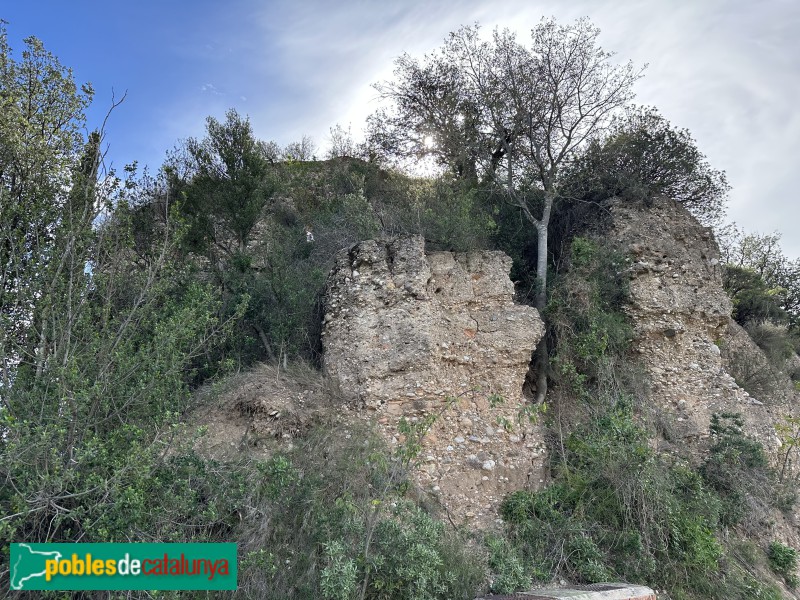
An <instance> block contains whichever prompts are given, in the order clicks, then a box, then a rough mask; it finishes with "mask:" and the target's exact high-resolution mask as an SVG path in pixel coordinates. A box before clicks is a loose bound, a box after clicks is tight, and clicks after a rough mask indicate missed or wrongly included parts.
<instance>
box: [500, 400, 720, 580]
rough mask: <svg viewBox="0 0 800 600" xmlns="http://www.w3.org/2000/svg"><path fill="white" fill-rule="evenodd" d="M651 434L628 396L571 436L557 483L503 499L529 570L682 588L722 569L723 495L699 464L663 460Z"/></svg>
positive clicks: (506, 516) (557, 469) (558, 466)
mask: <svg viewBox="0 0 800 600" xmlns="http://www.w3.org/2000/svg"><path fill="white" fill-rule="evenodd" d="M647 439H648V437H647V433H646V431H645V430H644V429H642V428H641V427H640V426H638V425H637V424H636V423H635V422H634V420H633V418H632V414H631V412H630V410H629V409H628V408H626V407H625V406H624V405H618V406H617V407H615V408H614V409H611V410H609V411H608V412H607V413H606V414H605V415H602V416H601V417H600V418H599V419H598V420H597V421H596V422H595V423H593V424H591V425H585V426H583V427H579V428H578V429H577V430H576V431H574V432H573V433H572V434H570V435H569V436H568V437H567V439H566V440H565V444H564V453H563V454H562V455H561V456H557V457H555V458H554V469H555V476H554V477H555V479H554V482H553V484H551V485H550V486H549V487H548V488H546V489H544V490H542V491H539V492H529V491H519V492H514V493H513V494H511V495H509V496H508V497H507V498H506V499H505V500H504V501H503V504H502V506H501V515H502V517H503V519H504V520H505V521H506V523H507V526H508V536H509V539H510V540H511V542H512V543H513V544H514V545H515V546H516V547H518V548H519V549H520V552H521V553H522V556H523V557H524V560H525V562H526V565H527V566H528V568H529V569H532V570H535V571H538V572H543V573H547V574H549V575H550V576H560V577H565V578H568V579H570V580H573V581H580V582H586V583H595V582H599V581H607V580H609V579H615V578H621V579H625V580H628V581H648V582H650V584H651V585H653V584H655V585H659V586H672V587H676V588H681V587H690V583H691V582H692V581H694V580H695V579H700V578H703V577H708V576H710V574H712V573H715V572H717V570H718V569H719V559H720V557H721V556H722V549H721V546H720V545H719V543H718V542H717V540H716V539H715V537H714V533H713V532H714V529H715V527H716V525H717V519H718V513H719V503H718V502H717V501H716V500H715V498H714V497H713V495H711V494H709V493H708V491H707V490H706V489H705V488H704V486H703V484H702V481H701V480H700V478H699V477H698V476H697V475H696V474H695V473H693V472H692V471H690V470H689V469H686V468H684V467H678V466H670V465H667V464H665V463H663V462H662V461H661V460H660V459H659V458H658V457H657V456H656V455H655V454H654V453H653V452H652V450H651V449H650V448H649V446H648V444H647Z"/></svg>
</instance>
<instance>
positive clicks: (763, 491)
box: [700, 413, 791, 528]
mask: <svg viewBox="0 0 800 600" xmlns="http://www.w3.org/2000/svg"><path fill="white" fill-rule="evenodd" d="M743 426H744V421H743V419H742V417H741V415H740V414H738V413H722V414H714V415H712V417H711V439H712V445H711V448H710V449H709V454H708V457H707V458H706V460H705V462H704V463H703V465H702V466H701V467H700V472H701V473H702V475H703V478H704V479H705V481H706V482H707V484H708V485H709V486H710V487H711V488H712V489H713V490H715V491H716V492H717V494H719V497H720V499H721V500H722V512H721V514H720V522H721V524H722V525H724V526H733V525H737V524H740V523H741V524H742V525H744V526H745V527H750V528H757V527H758V526H759V523H760V521H761V519H762V517H763V516H764V514H765V511H766V510H768V509H769V507H771V506H775V505H776V504H777V505H780V506H785V505H786V504H787V501H786V500H783V499H782V497H783V496H785V492H784V490H783V486H780V485H779V482H778V481H777V477H776V476H775V474H774V473H773V472H772V470H771V469H770V468H769V465H768V463H767V457H766V455H765V454H764V449H763V448H762V446H761V444H759V443H758V442H757V441H756V440H753V439H751V438H749V437H747V436H746V435H745V434H744V431H743ZM788 502H789V504H791V501H790V500H789V501H788Z"/></svg>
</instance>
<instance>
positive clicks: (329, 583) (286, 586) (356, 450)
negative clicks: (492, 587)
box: [236, 423, 485, 600]
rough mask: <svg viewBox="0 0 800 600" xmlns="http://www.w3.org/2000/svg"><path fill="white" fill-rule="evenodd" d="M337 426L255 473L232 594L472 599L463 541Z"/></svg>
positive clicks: (365, 436) (480, 575)
mask: <svg viewBox="0 0 800 600" xmlns="http://www.w3.org/2000/svg"><path fill="white" fill-rule="evenodd" d="M339 427H340V426H338V425H335V424H332V423H328V424H327V425H325V426H324V427H323V428H321V429H320V430H318V431H316V432H312V433H311V434H310V435H309V437H308V438H307V439H306V440H305V441H303V442H301V443H300V444H298V446H297V448H296V449H294V450H293V451H291V452H290V453H288V454H285V455H279V456H274V457H273V458H271V459H270V460H269V461H267V462H266V463H263V464H261V465H260V466H259V470H260V473H261V475H260V476H259V477H254V478H253V481H256V482H259V483H258V484H257V485H255V486H254V487H253V489H252V490H251V491H250V493H249V495H248V497H247V498H246V501H245V502H244V506H246V507H247V511H248V514H247V515H246V518H245V520H243V521H242V523H241V524H240V530H239V531H237V532H236V537H237V539H239V540H240V547H241V551H242V552H243V554H244V556H245V557H247V560H246V561H243V564H242V569H241V574H240V580H239V581H240V593H243V594H245V595H249V596H252V597H259V598H281V599H284V598H309V599H310V598H325V599H329V600H339V599H342V598H345V599H350V598H355V597H358V598H361V597H363V598H366V599H370V600H378V599H380V600H451V599H459V598H461V599H464V600H471V599H472V598H474V596H475V594H476V592H477V590H478V589H479V587H480V586H481V584H482V582H483V580H484V575H485V567H484V566H483V564H482V560H481V558H480V556H479V555H477V554H476V553H475V552H474V551H472V550H470V546H469V542H468V540H467V538H466V537H465V535H464V534H462V533H459V532H457V531H454V530H452V529H451V528H449V527H447V526H446V525H445V524H444V523H443V522H441V521H438V520H436V519H435V518H434V517H432V516H431V515H430V514H428V513H426V512H425V511H424V510H423V509H422V508H420V507H419V506H417V505H415V504H413V503H412V502H410V501H409V500H408V499H406V498H405V492H406V490H407V489H408V485H409V484H408V480H407V478H406V473H405V469H404V467H403V466H402V464H401V462H400V461H399V460H397V458H396V457H394V456H391V455H389V454H388V453H387V452H386V449H385V447H384V446H383V445H382V443H381V442H379V441H378V439H377V438H376V437H375V436H374V434H372V433H371V432H369V431H366V430H353V429H349V430H347V431H343V430H342V429H340V428H339ZM264 549H268V551H269V553H268V556H264V554H263V550H264ZM273 565H275V566H276V568H273Z"/></svg>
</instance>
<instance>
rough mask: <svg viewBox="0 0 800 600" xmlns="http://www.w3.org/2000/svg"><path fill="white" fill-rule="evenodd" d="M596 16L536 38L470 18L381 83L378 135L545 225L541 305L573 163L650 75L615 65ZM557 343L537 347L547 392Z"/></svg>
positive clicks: (551, 27) (540, 242)
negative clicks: (559, 206)
mask: <svg viewBox="0 0 800 600" xmlns="http://www.w3.org/2000/svg"><path fill="white" fill-rule="evenodd" d="M599 33H600V32H599V29H598V28H597V27H595V26H594V25H592V24H591V22H590V21H589V20H588V19H580V20H578V21H576V22H575V23H572V24H570V25H559V24H558V23H556V21H555V20H552V19H550V20H542V21H541V22H540V23H539V24H538V25H537V26H536V27H535V28H534V29H533V30H532V32H531V45H530V47H525V46H523V45H522V44H520V43H518V42H517V40H516V37H515V36H514V34H513V33H511V32H509V31H507V30H505V31H495V32H494V35H493V37H492V40H491V42H487V41H483V40H481V38H480V36H479V29H478V27H477V26H474V27H463V28H461V29H459V30H458V31H456V32H454V33H451V34H450V36H449V38H448V39H447V40H446V42H445V44H444V46H443V47H442V48H441V49H440V50H438V51H437V52H436V53H434V54H432V55H431V56H429V57H426V60H425V62H424V64H420V63H419V62H418V61H416V60H413V59H411V58H409V57H408V56H403V57H401V58H400V59H399V60H398V61H397V67H396V70H395V80H394V81H393V82H390V83H385V84H381V85H379V86H378V90H379V91H380V92H381V94H382V96H383V97H384V98H386V99H388V100H391V101H392V102H393V104H394V112H391V113H389V112H386V111H384V112H383V113H378V114H377V115H375V116H374V117H373V119H372V124H371V129H372V135H371V139H372V141H373V142H372V143H373V145H376V146H378V147H381V148H383V149H384V150H385V151H388V152H396V153H398V154H399V155H401V156H412V155H418V156H420V155H425V154H432V155H433V156H435V157H436V158H437V159H438V161H439V162H440V164H443V165H447V166H449V167H450V168H451V169H452V170H453V171H454V172H455V173H457V174H458V175H459V176H461V177H464V178H468V179H469V178H475V179H480V180H482V181H483V182H484V183H486V184H488V185H491V186H492V187H494V188H495V189H498V190H499V191H501V192H502V193H503V194H504V196H505V198H506V199H507V201H508V202H510V203H511V204H512V205H513V206H515V207H517V208H519V210H520V211H521V212H522V213H523V214H524V216H525V218H526V220H527V222H528V223H529V224H530V225H531V226H533V227H534V228H535V229H536V231H537V247H538V253H537V264H536V277H537V282H538V288H537V292H536V295H535V301H534V304H535V306H536V308H537V309H539V310H540V311H542V310H544V308H545V305H546V302H547V267H548V264H547V262H548V261H547V242H548V228H549V225H550V216H551V214H552V210H553V204H554V202H556V200H557V199H559V198H560V197H561V186H562V180H563V174H564V170H565V168H566V167H567V166H568V165H570V164H571V163H572V161H573V160H574V159H575V157H576V155H577V154H578V153H579V151H580V150H581V149H582V148H583V146H584V145H585V144H586V143H588V141H589V140H590V139H591V138H592V137H593V136H598V135H600V134H601V133H603V132H604V131H606V130H607V128H608V127H609V125H610V123H611V120H612V117H613V116H614V114H615V113H616V112H617V111H618V110H619V109H620V108H621V107H623V106H624V105H626V104H627V103H628V102H629V101H630V100H631V99H632V98H633V92H632V86H633V84H634V83H635V81H636V80H637V79H639V77H640V76H641V71H640V70H637V69H636V68H635V67H634V66H633V64H632V63H630V62H629V63H627V64H625V65H613V64H611V62H610V59H611V57H612V54H611V53H609V52H606V51H605V50H603V49H602V48H601V47H599V46H598V45H597V37H598V35H599ZM547 356H548V352H547V342H546V341H545V340H543V341H542V342H541V343H540V345H539V348H538V349H537V357H536V363H537V374H538V381H537V401H538V402H542V401H543V400H544V398H545V396H546V393H547V362H548V359H547Z"/></svg>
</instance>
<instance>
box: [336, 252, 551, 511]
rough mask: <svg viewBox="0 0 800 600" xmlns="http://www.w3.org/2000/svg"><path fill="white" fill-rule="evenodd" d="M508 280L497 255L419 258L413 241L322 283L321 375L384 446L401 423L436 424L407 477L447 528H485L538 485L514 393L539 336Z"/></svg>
mask: <svg viewBox="0 0 800 600" xmlns="http://www.w3.org/2000/svg"><path fill="white" fill-rule="evenodd" d="M510 268H511V259H510V258H509V257H508V256H506V255H505V254H503V253H502V252H490V251H482V252H471V253H465V254H454V253H451V252H432V253H430V254H425V248H424V240H423V239H422V238H421V237H419V236H413V237H404V238H399V239H396V240H391V241H384V240H379V241H376V240H369V241H365V242H361V243H360V244H358V245H356V246H354V247H353V248H350V249H349V250H343V251H341V252H340V253H339V255H338V256H337V259H336V264H335V266H334V268H333V270H332V272H331V275H330V277H329V280H328V289H327V296H326V314H325V326H324V331H323V344H324V349H325V354H324V367H325V371H326V373H327V374H328V375H329V376H330V377H333V378H334V379H335V380H336V381H338V383H339V385H340V387H341V389H342V391H343V392H344V393H345V394H346V395H347V396H348V397H349V398H351V401H352V402H353V403H354V404H356V405H358V406H360V407H362V408H363V409H364V411H365V413H366V414H368V415H370V416H374V417H375V418H376V419H377V421H378V423H379V426H380V428H381V430H382V432H383V433H384V435H385V436H386V437H387V439H388V440H389V441H390V443H392V444H395V445H399V444H403V443H404V442H405V440H404V438H403V436H402V435H400V433H399V431H398V423H399V421H400V418H401V417H406V419H408V420H409V421H411V422H412V423H413V422H420V420H421V419H424V418H425V417H426V416H428V415H437V418H436V422H435V423H434V425H433V427H432V428H431V429H430V431H429V432H428V434H427V435H426V436H425V437H424V439H423V448H422V451H421V453H420V455H419V465H418V469H417V477H418V480H419V482H420V483H421V484H422V487H423V489H425V490H427V491H430V492H431V493H433V494H435V495H436V496H437V497H438V498H439V499H440V501H441V503H442V505H443V506H444V507H445V508H446V509H447V510H448V512H449V513H450V515H451V518H453V519H454V520H457V521H463V520H470V519H474V520H475V521H477V522H483V523H486V522H488V521H491V520H494V519H495V518H496V507H497V504H498V503H499V501H500V499H501V498H502V496H503V495H504V494H505V493H507V492H508V491H511V490H514V489H519V488H521V487H526V486H528V485H529V483H532V484H534V487H538V483H539V480H540V479H542V478H543V475H542V465H543V461H544V442H543V436H542V435H541V432H540V430H539V429H538V428H537V427H535V426H533V425H532V424H531V423H530V421H529V420H528V419H527V418H526V417H527V415H526V414H524V413H525V411H524V408H525V407H526V406H527V404H526V402H525V400H524V398H523V397H522V385H523V382H524V379H525V374H526V372H527V370H528V364H529V362H530V358H531V353H532V351H533V349H534V348H535V347H536V344H537V343H538V341H539V339H540V338H541V337H542V335H543V333H544V327H543V325H542V322H541V319H540V318H539V315H538V313H537V311H536V310H535V309H534V308H531V307H528V306H520V305H515V304H514V302H513V291H514V290H513V284H512V283H511V281H510V280H509V277H508V274H509V271H510ZM500 398H502V401H500Z"/></svg>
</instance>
